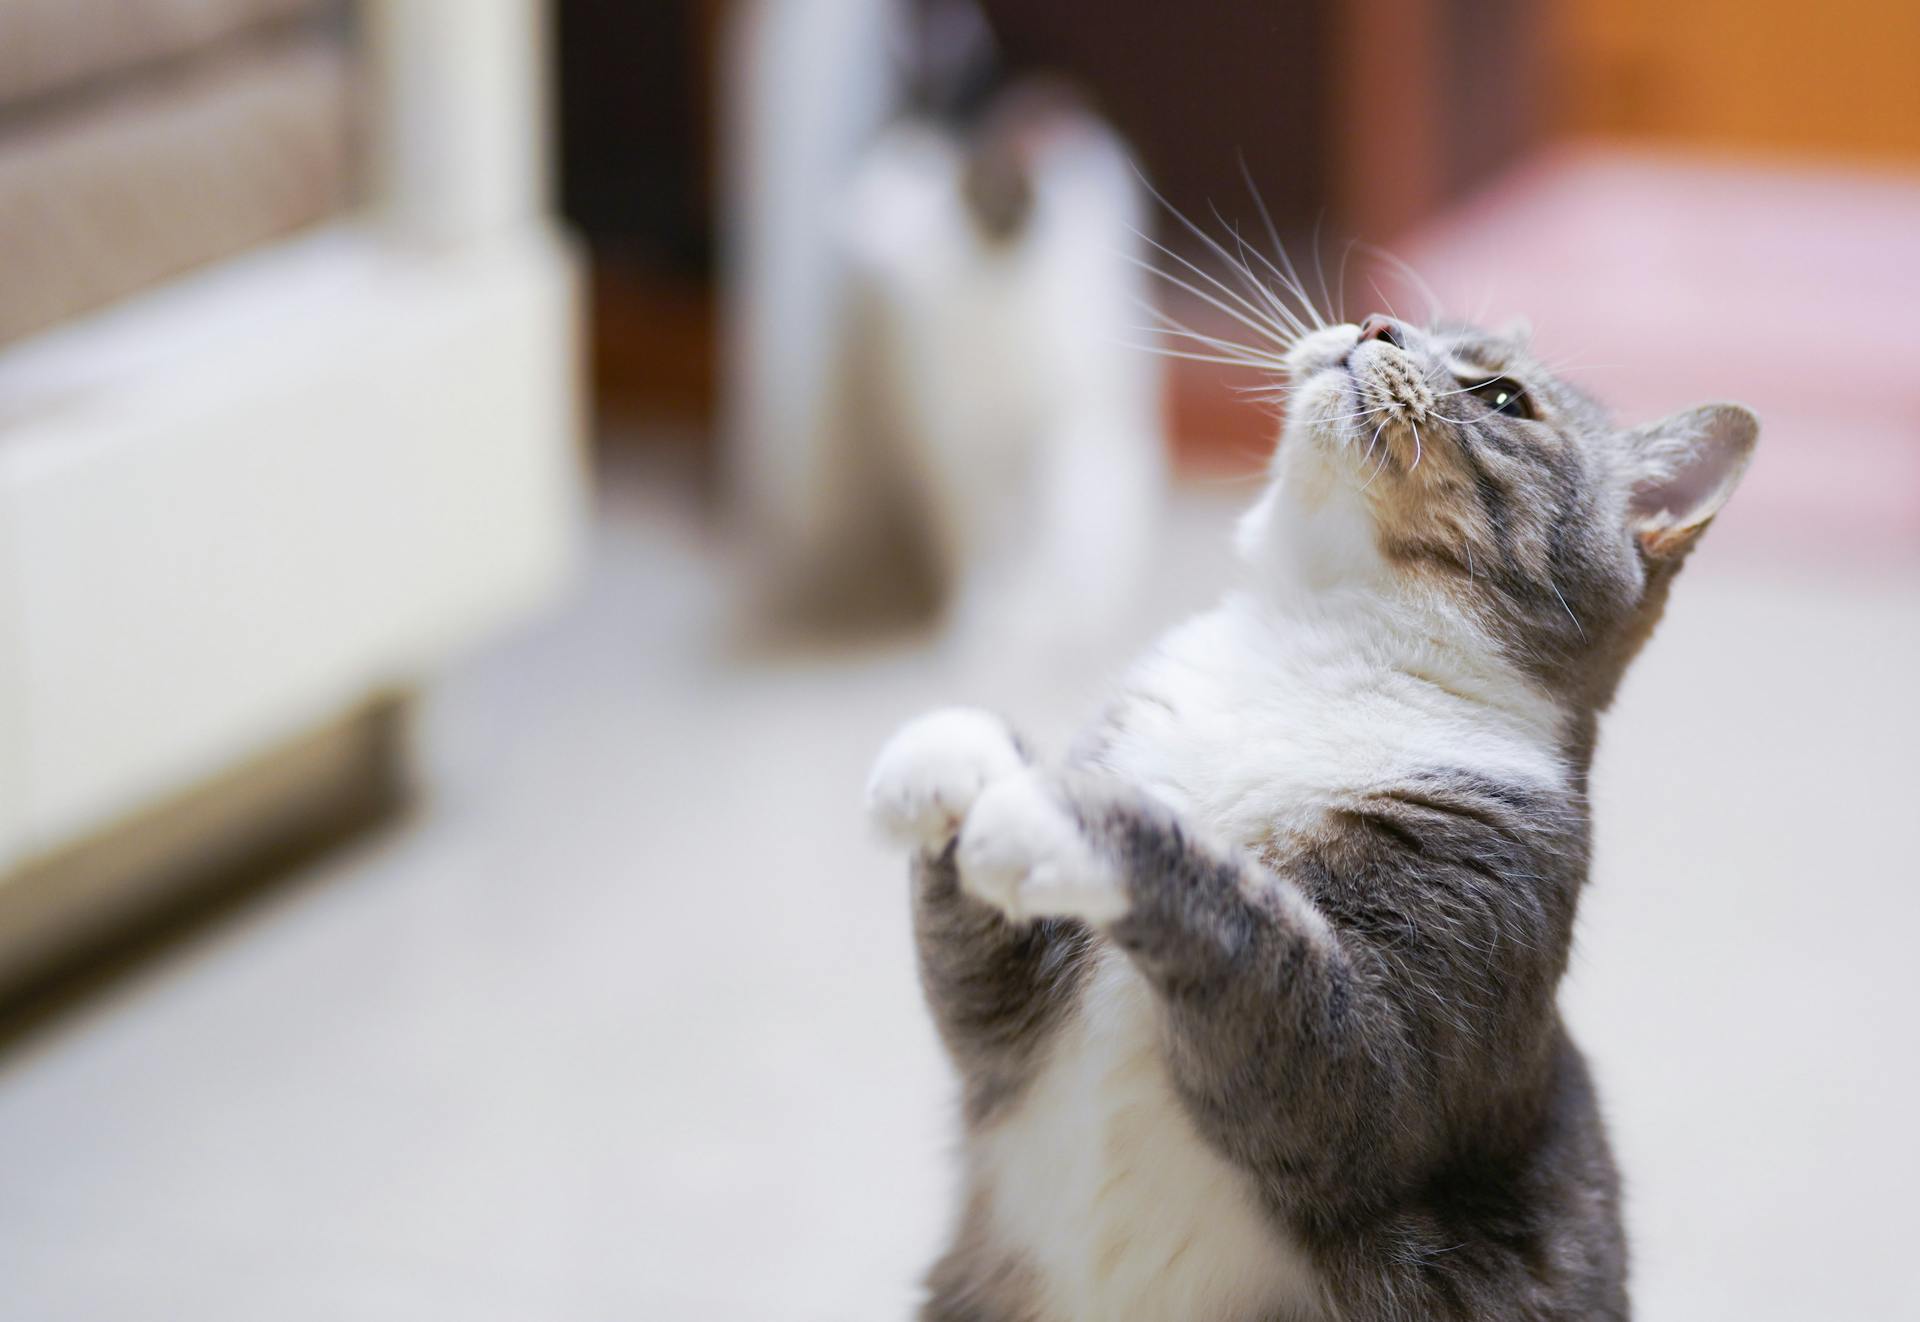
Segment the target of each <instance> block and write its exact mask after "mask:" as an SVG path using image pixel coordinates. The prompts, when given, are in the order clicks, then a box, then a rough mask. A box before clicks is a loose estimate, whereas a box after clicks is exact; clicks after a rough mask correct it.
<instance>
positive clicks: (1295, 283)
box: [1213, 207, 1322, 335]
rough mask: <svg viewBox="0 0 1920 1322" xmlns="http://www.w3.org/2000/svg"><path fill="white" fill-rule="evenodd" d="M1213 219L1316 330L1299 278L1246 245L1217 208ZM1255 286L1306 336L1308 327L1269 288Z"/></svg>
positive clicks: (1316, 318) (1317, 323)
mask: <svg viewBox="0 0 1920 1322" xmlns="http://www.w3.org/2000/svg"><path fill="white" fill-rule="evenodd" d="M1213 218H1214V219H1215V220H1217V221H1219V222H1220V227H1221V228H1222V229H1224V230H1226V231H1227V233H1229V234H1231V235H1232V236H1233V241H1234V243H1235V245H1236V246H1238V247H1239V249H1240V251H1241V253H1242V255H1243V256H1244V255H1246V254H1251V255H1252V256H1253V257H1254V258H1255V259H1256V260H1258V261H1259V262H1260V264H1261V265H1262V266H1264V267H1266V268H1267V270H1268V271H1270V272H1271V273H1272V274H1273V278H1274V279H1275V280H1278V281H1279V282H1280V286H1281V288H1283V289H1285V290H1286V291H1287V293H1289V294H1291V295H1293V297H1294V299H1295V300H1296V301H1297V302H1298V303H1299V304H1300V306H1301V307H1302V308H1304V309H1305V310H1306V312H1307V315H1308V316H1309V317H1311V318H1312V319H1313V321H1314V326H1315V328H1318V327H1319V326H1320V325H1321V324H1322V323H1321V322H1320V318H1319V316H1318V314H1317V313H1316V312H1315V310H1314V306H1313V301H1312V300H1311V299H1309V298H1308V297H1307V293H1306V290H1304V289H1303V288H1301V286H1300V281H1299V278H1298V277H1297V276H1292V275H1289V274H1288V273H1287V272H1284V271H1282V270H1281V269H1280V268H1279V267H1277V266H1275V265H1274V264H1273V263H1272V262H1271V261H1270V260H1268V258H1267V255H1266V254H1265V253H1263V252H1261V251H1260V250H1259V249H1258V248H1255V247H1253V246H1251V245H1250V244H1248V243H1247V242H1246V240H1245V239H1243V238H1242V237H1241V236H1240V232H1239V230H1237V229H1236V228H1234V227H1233V226H1232V225H1230V224H1228V223H1227V220H1226V217H1224V216H1222V215H1221V214H1220V209H1219V208H1218V207H1215V208H1213ZM1274 242H1275V244H1278V243H1279V240H1278V239H1277V238H1276V239H1275V240H1274ZM1281 254H1282V256H1283V257H1284V256H1285V250H1284V249H1282V250H1281ZM1290 265H1291V263H1289V266H1290ZM1247 275H1248V276H1249V278H1251V276H1252V272H1251V271H1248V272H1247ZM1255 284H1256V285H1257V287H1258V288H1259V289H1260V290H1261V292H1262V293H1263V294H1265V295H1266V297H1267V298H1268V299H1269V300H1271V301H1272V302H1273V303H1274V304H1275V305H1276V306H1277V307H1279V309H1280V311H1281V312H1282V314H1283V315H1284V316H1286V317H1287V319H1288V321H1289V322H1291V323H1292V325H1293V326H1294V327H1295V329H1296V331H1297V332H1298V333H1299V334H1301V335H1305V334H1307V332H1308V330H1309V327H1308V326H1307V324H1306V323H1305V322H1304V321H1302V320H1301V319H1300V318H1299V317H1298V316H1296V315H1295V314H1294V313H1293V312H1292V311H1291V310H1290V309H1288V308H1286V307H1285V305H1284V304H1281V303H1280V299H1279V296H1278V295H1277V294H1275V293H1274V292H1273V291H1272V290H1271V289H1270V288H1268V287H1267V286H1266V285H1265V284H1263V283H1261V282H1259V281H1255Z"/></svg>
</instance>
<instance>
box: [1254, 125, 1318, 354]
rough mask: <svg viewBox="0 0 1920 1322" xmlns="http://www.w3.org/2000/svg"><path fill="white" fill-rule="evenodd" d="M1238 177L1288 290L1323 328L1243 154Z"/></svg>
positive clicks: (1275, 270)
mask: <svg viewBox="0 0 1920 1322" xmlns="http://www.w3.org/2000/svg"><path fill="white" fill-rule="evenodd" d="M1240 177H1241V178H1242V179H1244V180H1246V184H1247V192H1248V193H1249V194H1250V195H1251V196H1252V198H1253V205H1254V207H1255V209H1256V210H1258V211H1259V213H1260V223H1261V224H1262V225H1264V226H1266V230H1267V240H1268V242H1270V243H1272V244H1273V252H1274V256H1275V257H1276V258H1277V259H1278V260H1279V262H1280V265H1281V266H1284V267H1285V268H1286V272H1287V274H1286V277H1285V280H1286V285H1287V289H1288V291H1289V292H1291V293H1292V294H1293V296H1294V297H1295V298H1297V299H1299V300H1300V303H1301V305H1302V306H1303V307H1305V308H1306V310H1307V315H1309V316H1310V317H1312V318H1313V324H1314V326H1315V328H1316V329H1320V330H1324V329H1325V328H1326V325H1327V323H1326V322H1325V320H1323V319H1322V318H1321V316H1320V313H1319V310H1318V309H1317V308H1315V307H1314V306H1313V300H1311V299H1309V298H1308V297H1307V293H1306V286H1305V284H1304V282H1303V281H1302V280H1301V279H1300V272H1299V271H1297V270H1296V269H1295V268H1294V265H1293V259H1292V258H1291V257H1289V256H1287V246H1286V245H1285V244H1284V243H1282V242H1280V230H1279V228H1278V227H1277V226H1275V225H1274V223H1273V215H1272V213H1271V212H1269V211H1268V210H1267V200H1266V199H1265V198H1264V197H1262V196H1260V189H1259V188H1258V186H1256V185H1255V184H1254V182H1253V171H1252V170H1250V169H1248V168H1247V158H1246V157H1245V156H1244V155H1242V156H1241V157H1240ZM1267 268H1268V269H1269V270H1273V271H1274V273H1275V274H1276V275H1278V274H1279V271H1278V270H1277V269H1276V268H1275V267H1274V265H1273V263H1272V262H1268V263H1267Z"/></svg>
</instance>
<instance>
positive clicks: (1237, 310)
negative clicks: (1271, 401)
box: [1128, 235, 1292, 351]
mask: <svg viewBox="0 0 1920 1322" xmlns="http://www.w3.org/2000/svg"><path fill="white" fill-rule="evenodd" d="M1142 237H1143V238H1144V237H1145V236H1144V235H1143V236H1142ZM1147 242H1148V243H1153V245H1154V247H1156V248H1160V250H1161V251H1162V252H1165V253H1166V254H1167V255H1168V256H1169V257H1172V258H1173V259H1174V260H1175V261H1177V262H1179V263H1180V264H1181V265H1183V266H1186V267H1189V268H1191V269H1192V270H1194V271H1195V272H1196V273H1198V274H1199V275H1200V276H1201V278H1202V279H1204V280H1206V281H1207V282H1208V283H1210V284H1213V285H1217V286H1219V288H1220V289H1221V291H1222V292H1223V293H1225V294H1226V295H1227V296H1228V297H1229V298H1231V299H1233V300H1234V303H1237V304H1238V305H1239V306H1238V307H1236V306H1234V303H1226V302H1222V301H1221V300H1220V299H1219V298H1217V297H1215V296H1214V295H1212V294H1209V293H1208V292H1207V291H1206V290H1204V289H1201V288H1200V287H1198V286H1197V285H1194V284H1191V283H1189V282H1188V281H1186V280H1184V279H1182V278H1181V277H1179V276H1177V275H1175V274H1174V273H1173V272H1171V271H1168V270H1166V269H1165V268H1164V267H1159V266H1155V265H1154V264H1153V263H1152V262H1149V261H1145V260H1143V259H1141V258H1138V257H1133V256H1129V258H1128V260H1129V261H1131V262H1133V263H1134V264H1135V265H1136V266H1139V267H1140V268H1141V269H1142V270H1144V271H1147V272H1150V273H1151V274H1153V275H1155V276H1158V277H1159V278H1160V279H1162V280H1164V281H1166V282H1167V283H1168V284H1170V285H1172V286H1174V287H1175V288H1177V289H1182V290H1185V291H1186V292H1187V293H1189V294H1191V295H1193V296H1194V297H1195V298H1197V299H1199V300H1200V301H1201V302H1203V303H1206V304H1209V305H1211V306H1212V307H1213V308H1215V309H1216V310H1218V311H1219V312H1222V313H1224V314H1225V315H1227V316H1229V317H1232V318H1233V319H1234V320H1235V321H1237V322H1239V323H1240V324H1241V325H1243V326H1245V327H1246V328H1247V329H1248V330H1250V331H1252V332H1253V333H1254V334H1256V335H1258V336H1260V337H1261V338H1263V339H1266V340H1269V341H1271V342H1272V343H1273V344H1274V345H1275V347H1277V348H1279V349H1281V350H1282V351H1284V350H1286V349H1287V348H1288V347H1289V346H1290V345H1291V344H1292V338H1291V337H1290V336H1288V335H1286V334H1285V333H1284V331H1283V329H1282V328H1279V327H1275V326H1274V325H1272V324H1271V323H1270V322H1268V321H1266V320H1265V318H1264V316H1263V314H1261V312H1260V310H1259V309H1258V308H1255V307H1254V306H1253V305H1252V304H1250V303H1247V302H1246V300H1245V299H1242V298H1241V297H1240V296H1239V295H1238V294H1236V293H1234V291H1233V290H1231V289H1229V288H1227V286H1225V285H1222V284H1220V282H1219V281H1218V280H1215V279H1214V278H1213V277H1212V276H1211V275H1209V274H1207V272H1205V271H1202V270H1201V269H1200V268H1199V267H1197V266H1194V265H1193V263H1192V262H1189V261H1188V260H1187V259H1186V258H1184V257H1182V256H1180V255H1179V254H1178V253H1175V252H1173V251H1171V250H1170V249H1167V248H1165V247H1163V246H1162V245H1160V244H1158V243H1154V241H1153V240H1152V239H1147ZM1243 309H1244V310H1243Z"/></svg>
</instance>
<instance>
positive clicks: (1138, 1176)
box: [975, 947, 1320, 1322]
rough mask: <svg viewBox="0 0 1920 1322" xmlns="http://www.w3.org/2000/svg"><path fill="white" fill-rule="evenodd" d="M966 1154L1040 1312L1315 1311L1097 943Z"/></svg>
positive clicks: (1105, 1317)
mask: <svg viewBox="0 0 1920 1322" xmlns="http://www.w3.org/2000/svg"><path fill="white" fill-rule="evenodd" d="M975 1156H976V1158H977V1159H979V1160H980V1162H981V1163H982V1166H983V1169H982V1171H981V1173H982V1174H983V1175H984V1176H985V1177H986V1185H987V1187H988V1189H989V1190H990V1191H991V1199H992V1217H993V1222H994V1227H995V1230H996V1231H997V1233H999V1234H1000V1235H1002V1236H1004V1237H1005V1240H1006V1242H1007V1243H1008V1244H1009V1245H1011V1246H1015V1247H1017V1249H1018V1250H1019V1251H1020V1252H1021V1253H1022V1254H1023V1255H1024V1256H1025V1257H1026V1258H1027V1260H1028V1261H1029V1262H1031V1263H1032V1265H1033V1266H1034V1268H1035V1269H1036V1271H1037V1272H1038V1274H1039V1278H1040V1283H1041V1289H1042V1295H1043V1306H1044V1308H1045V1310H1046V1311H1045V1316H1047V1317H1048V1318H1050V1319H1059V1322H1131V1320H1134V1319H1137V1320H1138V1322H1168V1320H1169V1319H1175V1318H1206V1319H1216V1318H1218V1319H1232V1318H1242V1317H1244V1318H1249V1319H1265V1318H1270V1317H1275V1316H1279V1317H1289V1316H1297V1317H1301V1318H1312V1317H1317V1316H1320V1314H1319V1312H1318V1311H1317V1308H1316V1305H1315V1301H1316V1300H1317V1298H1318V1293H1317V1288H1316V1286H1315V1283H1314V1277H1313V1273H1312V1271H1311V1269H1310V1268H1309V1266H1308V1264H1307V1262H1306V1260H1305V1259H1304V1257H1303V1256H1302V1254H1301V1252H1300V1250H1299V1249H1298V1248H1297V1247H1296V1246H1295V1245H1293V1244H1291V1243H1290V1242H1288V1240H1287V1239H1286V1237H1285V1236H1284V1235H1283V1234H1282V1233H1281V1232H1280V1230H1279V1229H1278V1227H1277V1226H1275V1225H1274V1223H1273V1222H1272V1221H1271V1220H1269V1219H1268V1218H1267V1217H1266V1216H1265V1215H1264V1214H1263V1213H1262V1212H1261V1210H1260V1209H1259V1207H1258V1206H1257V1205H1256V1204H1255V1201H1254V1193H1253V1190H1252V1188H1251V1187H1250V1183H1249V1179H1248V1177H1247V1176H1245V1175H1244V1174H1242V1173H1241V1172H1240V1171H1238V1170H1236V1169H1235V1168H1234V1167H1233V1166H1231V1165H1229V1164H1228V1163H1227V1161H1226V1160H1225V1159H1224V1158H1222V1157H1220V1156H1219V1155H1217V1154H1216V1153H1215V1152H1214V1151H1213V1150H1212V1149H1211V1148H1209V1147H1207V1146H1206V1144H1205V1143H1203V1142H1202V1140H1201V1139H1200V1136H1199V1135H1198V1134H1197V1133H1196V1132H1195V1131H1194V1129H1193V1124H1192V1122H1191V1121H1190V1120H1189V1119H1188V1118H1187V1115H1186V1112H1185V1111H1184V1110H1183V1109H1182V1108H1181V1104H1180V1101H1179V1099H1178V1098H1177V1097H1175V1096H1174V1094H1173V1091H1172V1087H1171V1085H1170V1084H1169V1082H1168V1080H1167V1076H1166V1071H1165V1069H1164V1067H1163V1065H1162V1063H1161V1052H1160V1027H1159V1019H1158V1010H1157V1008H1156V1007H1155V1005H1154V1003H1153V999H1152V994H1151V992H1150V991H1149V989H1148V988H1147V986H1146V984H1145V983H1144V982H1142V981H1141V979H1140V977H1139V975H1138V974H1137V973H1135V972H1134V970H1133V967H1132V965H1131V964H1130V963H1129V962H1128V961H1127V959H1126V958H1125V956H1124V955H1122V954H1120V952H1118V951H1117V950H1115V949H1113V948H1111V947H1109V948H1107V949H1105V950H1104V951H1103V952H1102V953H1101V954H1100V956H1099V959H1098V964H1097V966H1096V968H1095V969H1094V970H1093V972H1092V974H1091V976H1090V978H1089V981H1088V985H1087V987H1086V990H1085V997H1084V1000H1083V1002H1082V1004H1081V1007H1080V1013H1079V1014H1078V1015H1077V1017H1076V1019H1075V1020H1074V1022H1073V1023H1072V1024H1071V1025H1069V1026H1068V1027H1066V1028H1065V1029H1064V1030H1063V1035H1062V1038H1061V1040H1060V1041H1058V1042H1057V1043H1055V1045H1054V1049H1053V1052H1052V1054H1051V1056H1050V1058H1049V1060H1048V1063H1047V1065H1046V1067H1045V1068H1044V1070H1043V1071H1042V1073H1041V1075H1040V1076H1039V1078H1037V1079H1036V1080H1035V1081H1034V1084H1033V1087H1032V1088H1031V1090H1030V1091H1029V1092H1028V1093H1027V1094H1026V1096H1025V1097H1024V1098H1023V1099H1022V1101H1021V1104H1020V1106H1019V1108H1018V1109H1017V1110H1016V1111H1015V1112H1014V1113H1013V1114H1012V1115H1010V1116H1008V1117H1007V1119H1006V1120H1005V1121H1004V1122H1002V1124H1001V1125H999V1126H998V1127H996V1128H995V1129H993V1130H992V1131H990V1132H988V1133H987V1134H985V1135H983V1136H981V1138H980V1139H979V1140H978V1146H977V1147H976V1149H975Z"/></svg>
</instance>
